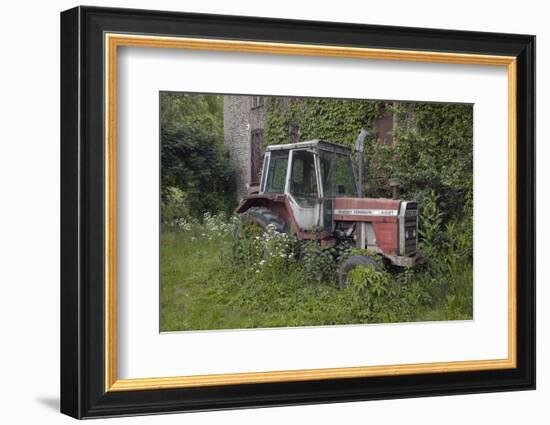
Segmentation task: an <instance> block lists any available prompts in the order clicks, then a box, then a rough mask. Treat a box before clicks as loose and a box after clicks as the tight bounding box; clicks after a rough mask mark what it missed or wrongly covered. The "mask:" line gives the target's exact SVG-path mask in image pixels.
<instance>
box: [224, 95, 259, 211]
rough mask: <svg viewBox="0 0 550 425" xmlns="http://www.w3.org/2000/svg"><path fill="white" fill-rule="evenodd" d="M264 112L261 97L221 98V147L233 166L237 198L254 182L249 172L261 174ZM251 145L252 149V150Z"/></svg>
mask: <svg viewBox="0 0 550 425" xmlns="http://www.w3.org/2000/svg"><path fill="white" fill-rule="evenodd" d="M265 119H266V112H265V104H264V98H263V97H261V96H234V95H226V96H224V97H223V127H224V143H225V145H226V146H227V148H228V150H229V155H230V157H231V159H232V160H233V162H234V163H235V165H236V166H237V169H238V173H237V198H238V199H239V200H241V199H242V198H243V197H245V196H246V195H247V194H248V191H249V186H250V185H251V183H256V182H257V181H258V176H257V175H256V176H253V175H252V170H253V169H255V170H257V172H261V162H262V157H263V147H264V146H263V130H264V126H265ZM252 143H254V146H252Z"/></svg>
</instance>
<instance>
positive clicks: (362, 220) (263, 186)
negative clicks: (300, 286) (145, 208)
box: [236, 133, 421, 286]
mask: <svg viewBox="0 0 550 425" xmlns="http://www.w3.org/2000/svg"><path fill="white" fill-rule="evenodd" d="M364 137H365V134H363V133H362V136H360V138H359V139H358V146H360V147H359V148H357V150H359V151H361V155H362V146H363V141H364ZM361 158H362V157H361ZM362 163H363V160H362V159H361V161H360V166H359V174H360V182H361V180H362V174H363V166H362ZM362 192H363V191H362V189H361V188H360V189H358V187H357V184H356V180H355V175H354V170H353V162H352V156H351V150H350V149H349V148H347V147H344V146H342V145H338V144H334V143H330V142H327V141H324V140H311V141H307V142H299V143H291V144H284V145H271V146H268V147H267V148H266V152H265V157H264V162H263V169H262V176H261V180H260V186H259V189H258V190H257V191H256V193H252V194H250V195H249V196H247V197H246V198H245V199H244V200H243V202H242V203H241V204H240V206H239V207H238V208H237V210H236V212H237V213H240V214H241V215H242V216H243V218H246V219H247V220H248V221H251V222H253V223H254V224H256V225H258V226H260V227H262V228H266V227H267V226H269V225H271V226H273V228H274V230H276V231H277V232H281V233H287V232H293V233H294V234H295V236H296V238H297V239H298V240H308V239H310V240H311V239H314V240H319V242H320V244H321V246H323V247H330V246H334V245H337V244H340V243H345V242H347V243H348V244H350V245H351V246H356V247H358V248H362V249H367V250H369V251H372V252H373V253H376V254H378V255H380V256H381V257H383V258H384V259H385V261H387V262H389V263H391V264H393V265H395V266H399V267H413V266H415V265H416V264H417V263H418V262H419V261H420V259H421V256H420V253H419V252H418V204H417V203H416V202H414V201H403V200H399V199H384V198H380V199H374V198H362V197H360V194H361V193H362ZM395 193H396V191H395ZM359 265H372V266H373V267H375V268H376V267H378V265H377V263H376V261H375V260H374V259H373V258H371V257H368V256H362V255H354V256H352V257H350V258H348V259H347V260H346V261H344V262H343V264H342V265H341V267H340V272H339V281H340V285H341V286H346V279H347V274H348V273H349V272H350V271H351V270H352V269H353V268H355V267H357V266H359Z"/></svg>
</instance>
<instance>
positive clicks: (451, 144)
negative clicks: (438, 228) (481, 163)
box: [378, 103, 473, 219]
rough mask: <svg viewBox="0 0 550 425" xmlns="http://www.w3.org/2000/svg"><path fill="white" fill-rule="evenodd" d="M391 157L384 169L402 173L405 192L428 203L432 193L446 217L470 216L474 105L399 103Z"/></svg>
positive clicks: (383, 165)
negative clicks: (466, 207) (427, 200)
mask: <svg viewBox="0 0 550 425" xmlns="http://www.w3.org/2000/svg"><path fill="white" fill-rule="evenodd" d="M393 111H394V113H395V116H396V123H397V125H396V126H395V129H394V139H395V141H396V143H395V144H394V145H393V146H392V147H391V149H390V150H391V152H390V153H391V157H392V161H390V162H388V163H386V164H378V166H379V168H380V172H384V173H385V174H388V175H392V176H394V177H398V178H399V179H400V181H401V184H402V185H403V188H404V189H405V193H404V195H405V196H407V197H409V198H411V199H416V200H418V201H420V202H421V203H423V202H424V201H425V200H426V199H427V198H428V197H429V196H430V193H431V192H432V191H433V192H435V194H436V195H437V197H438V203H439V207H440V209H441V211H442V213H443V214H444V216H445V218H446V219H450V218H459V219H462V218H464V217H467V213H469V212H470V211H467V210H465V208H464V206H465V204H466V200H467V199H468V198H471V197H472V193H473V108H472V106H471V105H463V104H439V103H411V104H395V105H394V107H393Z"/></svg>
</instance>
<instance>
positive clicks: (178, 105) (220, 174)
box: [161, 93, 236, 220]
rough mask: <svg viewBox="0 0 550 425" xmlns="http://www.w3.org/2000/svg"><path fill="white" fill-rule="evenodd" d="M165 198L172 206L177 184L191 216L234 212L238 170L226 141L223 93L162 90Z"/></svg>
mask: <svg viewBox="0 0 550 425" xmlns="http://www.w3.org/2000/svg"><path fill="white" fill-rule="evenodd" d="M161 147H162V148H161V202H162V206H166V207H169V208H170V211H166V212H162V217H163V220H164V219H165V218H166V219H167V220H170V219H171V217H170V215H171V214H172V212H173V211H175V210H177V209H178V208H179V207H178V206H176V205H174V202H176V201H175V200H174V197H173V193H171V192H170V191H171V190H173V189H170V188H177V189H178V190H179V191H181V192H183V193H184V196H183V199H184V200H185V204H186V205H185V208H184V207H182V208H181V209H182V211H183V210H185V211H186V212H187V213H188V214H190V216H192V217H195V218H200V217H202V214H203V213H204V212H207V211H208V212H212V213H217V212H220V211H222V212H225V213H227V214H229V213H230V212H231V210H232V209H233V208H234V207H235V206H236V196H235V192H236V183H235V177H236V171H235V167H234V166H233V164H232V163H231V162H230V160H229V159H228V156H227V155H226V151H225V147H224V145H223V105H222V103H221V98H220V97H219V96H206V95H204V96H203V95H192V96H191V95H181V94H169V93H164V94H162V95H161Z"/></svg>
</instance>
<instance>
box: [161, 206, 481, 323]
mask: <svg viewBox="0 0 550 425" xmlns="http://www.w3.org/2000/svg"><path fill="white" fill-rule="evenodd" d="M436 215H437V211H436ZM235 227H236V228H237V229H239V230H238V233H239V237H238V239H237V241H238V242H237V247H236V249H235V246H234V244H233V229H235ZM448 231H449V232H451V230H448ZM452 231H454V230H452ZM445 243H446V242H444V240H442V241H441V245H440V252H441V253H442V254H440V255H438V256H437V257H435V258H434V259H433V260H432V261H436V260H437V261H439V262H441V264H448V265H450V266H451V268H448V267H447V268H445V269H443V268H442V269H441V270H439V269H438V268H434V267H432V265H430V264H425V265H424V266H421V267H418V268H415V269H410V270H406V271H400V272H397V271H394V270H388V269H385V268H384V267H381V268H380V270H374V269H373V268H371V267H359V268H357V269H355V270H353V271H352V272H350V276H351V277H350V279H351V283H350V285H349V286H348V287H347V288H345V289H339V288H338V285H336V284H335V280H336V276H335V275H336V270H337V269H338V266H339V265H340V264H341V262H342V261H343V260H344V259H345V258H346V257H347V256H349V255H353V254H359V253H360V254H365V251H364V250H357V249H351V248H350V247H348V246H346V245H342V246H339V247H335V248H328V249H327V248H321V246H320V245H319V243H318V242H317V241H308V242H305V243H304V242H300V243H298V242H297V241H296V240H295V238H294V237H293V236H289V235H284V234H279V233H277V232H275V231H273V229H269V228H268V229H267V230H266V231H264V230H262V229H260V228H259V227H257V226H255V225H250V224H247V223H245V224H241V221H240V220H237V219H236V218H235V219H231V220H227V219H225V218H224V216H223V215H222V214H219V215H210V214H206V215H205V216H204V217H202V218H201V219H200V220H195V219H191V220H189V221H185V220H183V221H182V220H178V221H177V224H176V225H175V226H174V227H172V228H171V230H170V231H168V232H164V233H163V235H162V241H161V282H162V285H161V329H162V330H163V331H176V330H191V329H193V330H197V329H229V328H254V327H280V326H314V325H336V324H354V323H394V322H410V321H425V320H451V319H471V318H472V268H471V261H470V260H468V259H463V258H462V259H461V258H460V254H459V252H461V251H460V249H462V248H460V247H461V246H462V243H461V242H460V243H453V244H449V245H445ZM445 249H447V251H445ZM457 250H458V251H457ZM366 252H367V253H369V252H368V251H366ZM369 255H373V254H372V253H369ZM447 256H451V257H452V258H455V259H456V260H455V262H454V263H451V262H448V263H446V261H447V260H446V258H447ZM378 260H379V258H378ZM453 264H454V265H453ZM451 269H453V271H452V273H451V272H449V270H451Z"/></svg>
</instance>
